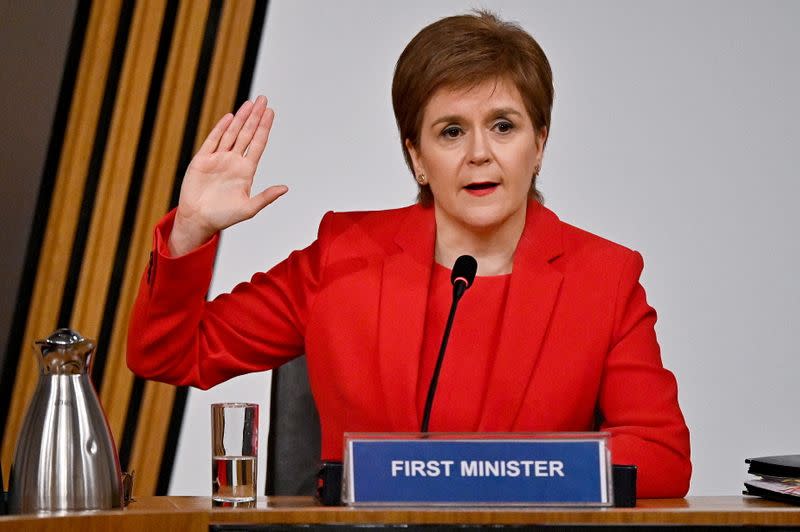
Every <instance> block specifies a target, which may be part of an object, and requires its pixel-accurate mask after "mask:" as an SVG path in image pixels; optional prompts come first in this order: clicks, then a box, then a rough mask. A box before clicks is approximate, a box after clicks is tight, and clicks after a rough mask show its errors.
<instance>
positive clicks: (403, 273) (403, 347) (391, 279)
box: [378, 206, 435, 432]
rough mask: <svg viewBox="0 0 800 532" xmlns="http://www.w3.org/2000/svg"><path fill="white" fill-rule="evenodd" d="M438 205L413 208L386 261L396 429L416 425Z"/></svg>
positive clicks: (387, 361)
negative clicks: (417, 395)
mask: <svg viewBox="0 0 800 532" xmlns="http://www.w3.org/2000/svg"><path fill="white" fill-rule="evenodd" d="M434 240H435V219H434V214H433V209H431V208H423V207H419V206H415V207H413V208H412V209H410V211H409V214H408V216H407V217H406V218H405V219H404V220H403V222H402V224H401V228H400V230H399V231H398V233H397V236H396V237H395V243H396V244H397V248H396V250H395V252H394V253H389V255H388V256H387V257H386V259H385V261H384V264H383V276H382V280H381V299H380V309H379V318H378V323H379V325H378V350H379V353H378V354H379V361H378V363H379V367H380V374H381V375H380V377H381V381H382V387H383V392H384V397H385V399H386V405H387V409H388V412H387V415H388V418H389V420H390V422H391V426H392V429H393V430H394V431H406V432H407V431H409V430H412V431H414V430H417V429H418V427H419V424H420V420H419V416H418V415H417V408H416V392H417V378H418V373H419V357H420V350H421V349H422V337H423V334H424V332H425V313H426V306H427V302H428V286H429V284H430V277H431V269H432V266H433V246H434Z"/></svg>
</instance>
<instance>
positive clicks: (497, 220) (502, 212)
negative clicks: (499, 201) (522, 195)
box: [461, 206, 514, 231]
mask: <svg viewBox="0 0 800 532" xmlns="http://www.w3.org/2000/svg"><path fill="white" fill-rule="evenodd" d="M513 214H514V212H512V211H509V210H508V209H501V208H498V207H497V206H486V207H475V208H472V209H469V210H468V211H466V212H464V213H463V215H462V216H461V220H462V222H463V223H464V225H466V226H468V227H472V228H474V229H477V230H479V231H485V230H490V229H497V228H498V227H501V226H502V225H503V224H504V223H506V222H508V221H509V220H510V219H511V218H513Z"/></svg>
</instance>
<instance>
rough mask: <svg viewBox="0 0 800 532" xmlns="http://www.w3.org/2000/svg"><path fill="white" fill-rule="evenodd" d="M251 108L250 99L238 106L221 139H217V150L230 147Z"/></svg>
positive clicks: (226, 149) (225, 149)
mask: <svg viewBox="0 0 800 532" xmlns="http://www.w3.org/2000/svg"><path fill="white" fill-rule="evenodd" d="M252 109H253V102H251V101H250V100H247V101H246V102H244V103H243V104H242V106H241V107H239V110H238V111H236V115H235V116H234V117H233V121H232V122H231V123H230V125H229V126H228V129H226V130H225V133H224V134H223V135H222V139H220V141H219V148H217V151H228V150H230V149H231V146H233V143H234V141H235V140H236V136H237V135H238V134H239V130H240V129H242V125H243V124H244V123H245V121H246V120H247V117H248V116H249V115H250V111H251V110H252Z"/></svg>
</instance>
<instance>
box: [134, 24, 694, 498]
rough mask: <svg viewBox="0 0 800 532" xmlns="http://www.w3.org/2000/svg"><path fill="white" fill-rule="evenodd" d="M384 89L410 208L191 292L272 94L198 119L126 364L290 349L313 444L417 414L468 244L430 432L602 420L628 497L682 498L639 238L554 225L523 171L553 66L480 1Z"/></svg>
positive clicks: (674, 406)
mask: <svg viewBox="0 0 800 532" xmlns="http://www.w3.org/2000/svg"><path fill="white" fill-rule="evenodd" d="M392 98H393V104H394V110H395V116H396V118H397V124H398V128H399V130H400V135H401V138H402V139H403V149H404V153H405V156H406V160H407V162H408V164H409V167H410V168H411V170H412V172H413V174H414V177H415V179H416V181H417V183H418V185H419V198H418V200H419V201H418V202H417V204H416V205H413V206H410V207H406V208H402V209H395V210H390V211H376V212H358V213H336V214H334V213H328V214H326V215H325V217H324V218H323V220H322V223H321V225H320V229H319V235H318V239H317V240H316V241H315V242H314V243H312V244H311V245H310V246H309V247H308V248H306V249H304V250H302V251H296V252H294V253H292V254H291V255H290V256H289V257H288V258H287V259H286V260H284V261H283V262H281V263H280V264H278V265H277V266H275V267H274V268H272V269H271V270H270V271H268V272H266V273H258V274H256V275H254V276H253V278H252V279H251V280H250V282H249V283H243V284H241V285H239V286H237V287H236V288H235V289H234V290H233V292H232V293H231V294H225V295H222V296H220V297H218V298H216V299H215V300H214V301H212V302H206V301H205V294H206V291H207V288H208V284H209V282H210V280H211V274H212V268H213V261H214V256H215V250H216V245H217V236H216V235H217V234H218V232H219V231H221V230H222V229H225V228H226V227H229V226H231V225H233V224H235V223H238V222H240V221H242V220H245V219H248V218H251V217H252V216H254V215H255V214H256V213H258V212H259V211H260V210H261V209H263V208H264V207H265V206H266V205H268V204H270V203H271V202H272V201H274V200H275V199H277V198H278V197H279V196H281V195H282V194H284V193H285V192H286V190H287V189H286V187H283V186H273V187H269V188H267V189H266V190H264V191H262V192H260V193H258V194H255V195H252V196H251V190H250V187H251V184H252V179H253V175H254V172H255V169H256V165H257V163H258V160H259V159H260V157H261V154H262V153H263V151H264V148H265V146H266V143H267V137H268V135H269V130H270V127H271V125H272V120H273V116H274V115H273V112H272V110H271V109H269V108H268V107H267V106H266V99H265V98H264V97H259V98H257V99H256V100H255V102H253V103H250V102H246V103H245V104H244V105H242V107H241V108H240V109H239V110H238V112H237V113H236V115H235V116H231V115H226V116H225V117H223V118H222V119H221V120H220V122H219V123H218V124H217V125H216V126H215V127H214V129H213V130H212V131H211V133H210V134H209V136H208V138H207V139H206V141H205V143H204V144H203V146H202V147H201V149H200V151H199V152H198V153H197V155H196V156H195V158H194V159H193V160H192V162H191V164H190V165H189V168H188V170H187V172H186V175H185V177H184V181H183V185H182V188H181V196H180V201H179V205H178V207H177V209H176V210H175V211H173V212H171V213H170V214H168V215H167V216H166V217H165V218H164V219H163V220H162V221H161V222H160V223H159V224H158V226H157V227H156V230H155V240H154V247H155V249H154V252H153V255H152V256H153V260H152V261H151V265H150V266H149V267H148V270H147V272H146V275H145V277H144V278H143V280H142V284H141V288H140V292H139V296H138V298H137V301H136V305H135V308H134V312H133V316H132V319H131V324H130V332H129V348H128V364H129V366H130V367H131V369H132V370H133V371H134V372H136V373H137V374H139V375H141V376H143V377H147V378H151V379H158V380H162V381H165V382H169V383H173V384H179V385H193V386H198V387H201V388H208V387H210V386H213V385H215V384H217V383H219V382H222V381H224V380H226V379H229V378H231V377H234V376H236V375H240V374H242V373H246V372H251V371H261V370H265V369H269V368H273V367H275V366H278V365H280V364H281V363H283V362H285V361H287V360H289V359H290V358H292V357H295V356H298V355H300V354H303V353H305V354H307V358H308V372H309V379H310V382H311V387H312V390H313V393H314V396H315V400H316V402H317V405H318V409H319V413H320V420H321V425H322V427H321V428H322V458H323V459H325V460H338V459H341V453H342V434H343V432H345V431H365V432H389V431H394V432H406V431H416V430H418V429H419V426H420V419H421V418H422V410H423V407H424V401H425V395H426V392H427V386H428V383H429V382H430V378H431V375H432V374H433V368H434V364H435V360H436V355H437V352H438V347H439V342H440V341H441V337H442V331H443V329H444V324H445V321H446V317H447V311H448V308H449V304H450V291H451V287H450V282H449V271H448V268H449V267H451V266H452V264H453V262H454V261H455V259H456V257H458V256H459V255H462V254H470V255H472V256H474V257H475V258H476V259H477V261H478V277H477V278H476V280H475V282H474V285H473V286H472V287H471V288H470V290H469V292H468V293H467V294H466V295H465V296H464V298H463V300H462V302H461V304H460V308H459V315H458V317H457V319H456V323H455V325H454V327H453V331H452V335H451V338H450V344H449V346H448V355H447V357H446V358H445V362H444V366H443V368H442V372H441V375H440V378H439V387H438V390H439V391H438V394H437V396H436V401H435V403H434V407H433V412H432V415H431V420H430V430H432V431H520V432H522V431H524V432H537V431H586V430H596V429H600V430H605V431H608V432H610V433H611V434H612V442H611V447H612V459H613V461H614V463H623V464H637V465H638V466H639V477H638V493H639V496H640V497H676V496H683V495H684V494H685V493H686V490H687V488H688V481H689V476H690V471H691V465H690V461H689V435H688V430H687V428H686V425H685V423H684V420H683V416H682V414H681V411H680V408H679V406H678V402H677V387H676V383H675V379H674V378H673V376H672V374H671V373H670V372H669V371H667V370H666V369H664V368H663V366H662V364H661V359H660V353H659V347H658V343H657V341H656V337H655V330H654V324H655V319H656V316H655V311H654V310H653V309H652V308H651V307H650V306H649V305H648V304H647V302H646V299H645V294H644V290H643V289H642V287H641V285H640V284H639V282H638V278H639V274H640V273H641V270H642V267H643V264H642V259H641V256H640V255H639V254H638V253H636V252H633V251H631V250H628V249H626V248H623V247H622V246H619V245H616V244H613V243H611V242H608V241H606V240H603V239H601V238H599V237H597V236H594V235H592V234H590V233H587V232H585V231H582V230H580V229H577V228H574V227H572V226H569V225H567V224H565V223H563V222H561V221H560V220H559V219H558V218H557V217H556V215H555V214H554V213H552V212H551V211H549V210H547V209H546V208H545V207H544V206H543V205H542V204H541V201H540V196H539V194H538V191H537V190H536V186H535V185H536V176H537V174H538V172H539V170H540V168H541V164H542V157H543V153H544V147H545V143H546V141H547V133H548V130H549V127H550V111H551V108H552V102H553V84H552V76H551V71H550V66H549V64H548V62H547V59H546V57H545V55H544V53H543V52H542V50H541V48H540V47H539V46H538V44H537V43H536V42H535V41H534V40H533V38H532V37H531V36H530V35H528V34H527V33H526V32H524V31H523V30H522V29H520V28H519V27H517V26H515V25H512V24H508V23H505V22H502V21H500V20H498V19H497V18H496V17H494V16H493V15H491V14H488V13H482V12H480V13H477V14H475V15H465V16H457V17H449V18H445V19H442V20H440V21H438V22H435V23H434V24H431V25H429V26H428V27H426V28H424V29H423V30H422V31H421V32H420V33H419V34H418V35H417V36H416V37H415V38H414V39H413V40H412V41H411V42H410V43H409V44H408V46H407V47H406V49H405V50H404V52H403V54H402V55H401V57H400V59H399V60H398V63H397V67H396V70H395V77H394V83H393V88H392Z"/></svg>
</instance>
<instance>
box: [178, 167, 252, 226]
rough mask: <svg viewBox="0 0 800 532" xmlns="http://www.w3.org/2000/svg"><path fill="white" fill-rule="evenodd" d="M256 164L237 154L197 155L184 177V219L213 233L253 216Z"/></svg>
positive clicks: (181, 200)
mask: <svg viewBox="0 0 800 532" xmlns="http://www.w3.org/2000/svg"><path fill="white" fill-rule="evenodd" d="M255 172H256V163H255V162H254V161H252V160H250V159H247V158H246V157H244V156H242V155H241V154H239V153H236V152H233V151H223V152H215V153H209V154H206V153H198V154H197V155H196V156H195V157H194V159H192V162H191V163H190V164H189V168H188V169H187V171H186V176H185V177H184V185H183V187H182V188H181V198H180V203H181V206H182V208H184V209H185V211H184V215H185V216H186V217H196V216H200V219H198V220H197V221H198V223H201V224H202V225H205V226H207V227H209V228H210V229H211V230H213V231H216V230H219V229H222V228H225V227H230V226H231V225H233V224H235V223H237V222H239V221H241V220H244V219H247V218H249V217H250V216H252V214H251V212H250V211H251V209H250V206H249V203H250V193H251V190H252V186H253V177H254V175H255Z"/></svg>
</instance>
